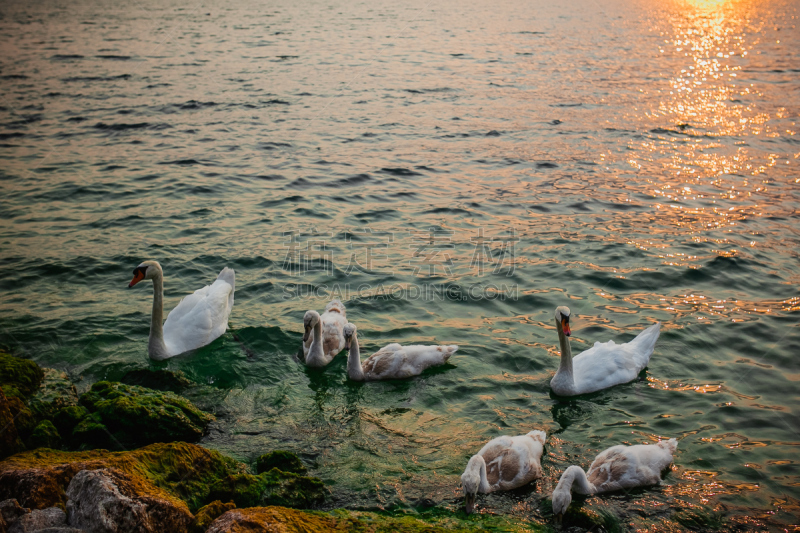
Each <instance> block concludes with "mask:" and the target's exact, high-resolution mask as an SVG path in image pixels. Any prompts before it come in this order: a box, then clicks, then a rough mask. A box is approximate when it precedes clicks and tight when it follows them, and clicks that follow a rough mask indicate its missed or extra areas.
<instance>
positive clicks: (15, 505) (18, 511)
mask: <svg viewBox="0 0 800 533" xmlns="http://www.w3.org/2000/svg"><path fill="white" fill-rule="evenodd" d="M30 512H31V510H30V509H26V508H24V507H22V506H21V505H20V504H19V502H18V501H17V500H15V499H13V498H11V499H9V500H3V501H2V502H0V518H2V519H3V521H5V523H6V524H9V525H10V524H11V523H13V522H16V521H17V519H18V518H19V517H20V516H22V515H24V514H25V513H30Z"/></svg>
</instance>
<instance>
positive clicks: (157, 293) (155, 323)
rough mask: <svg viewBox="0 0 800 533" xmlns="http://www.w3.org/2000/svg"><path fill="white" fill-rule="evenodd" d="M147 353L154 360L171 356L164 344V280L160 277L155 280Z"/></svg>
mask: <svg viewBox="0 0 800 533" xmlns="http://www.w3.org/2000/svg"><path fill="white" fill-rule="evenodd" d="M147 352H148V353H149V354H150V357H152V358H154V359H158V358H160V357H165V356H167V355H169V354H168V353H167V347H166V345H165V344H164V278H163V276H160V275H159V276H156V277H155V278H153V311H152V313H150V340H149V342H148V346H147Z"/></svg>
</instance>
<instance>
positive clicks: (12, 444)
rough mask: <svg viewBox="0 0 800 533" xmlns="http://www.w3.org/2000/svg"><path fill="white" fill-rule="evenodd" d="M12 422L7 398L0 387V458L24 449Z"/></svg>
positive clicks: (12, 416)
mask: <svg viewBox="0 0 800 533" xmlns="http://www.w3.org/2000/svg"><path fill="white" fill-rule="evenodd" d="M14 422H15V421H14V415H13V414H12V412H11V408H10V404H9V401H8V398H6V395H5V394H3V390H2V389H0V459H3V458H5V457H8V456H9V455H13V454H15V453H17V452H20V451H22V450H24V449H25V445H24V444H22V439H20V438H19V433H18V432H17V426H16V425H15V423H14Z"/></svg>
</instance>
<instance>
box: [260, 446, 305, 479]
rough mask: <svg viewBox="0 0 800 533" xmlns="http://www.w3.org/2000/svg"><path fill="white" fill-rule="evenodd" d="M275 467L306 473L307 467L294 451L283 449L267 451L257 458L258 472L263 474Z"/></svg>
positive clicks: (286, 470)
mask: <svg viewBox="0 0 800 533" xmlns="http://www.w3.org/2000/svg"><path fill="white" fill-rule="evenodd" d="M273 468H277V469H279V470H282V471H284V472H292V473H295V474H305V473H306V467H305V465H303V462H302V461H301V460H300V458H299V457H297V456H296V455H295V454H293V453H292V452H286V451H283V450H275V451H272V452H269V453H265V454H264V455H262V456H261V457H259V458H258V459H256V473H258V474H262V473H264V472H269V471H270V470H272V469H273Z"/></svg>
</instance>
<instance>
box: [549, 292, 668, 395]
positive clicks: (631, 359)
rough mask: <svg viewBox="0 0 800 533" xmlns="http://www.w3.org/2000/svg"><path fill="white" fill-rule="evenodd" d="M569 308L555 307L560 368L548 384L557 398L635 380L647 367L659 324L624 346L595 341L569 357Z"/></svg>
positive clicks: (570, 351)
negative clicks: (559, 344)
mask: <svg viewBox="0 0 800 533" xmlns="http://www.w3.org/2000/svg"><path fill="white" fill-rule="evenodd" d="M569 314H570V311H569V307H566V306H563V305H562V306H560V307H557V308H556V329H557V330H558V340H559V342H560V343H561V365H560V366H559V367H558V372H556V375H555V376H553V379H552V380H551V381H550V388H551V389H553V392H555V393H556V394H558V395H560V396H575V395H577V394H587V393H589V392H594V391H598V390H602V389H607V388H608V387H613V386H614V385H619V384H621V383H627V382H629V381H633V380H634V379H636V376H638V375H639V372H641V371H642V369H643V368H644V367H646V366H647V363H648V361H650V355H651V354H652V353H653V348H654V347H655V345H656V341H657V340H658V334H659V329H660V327H661V325H660V324H659V323H658V322H656V323H655V324H653V325H652V326H650V327H649V328H647V329H646V330H644V331H642V332H641V333H639V335H637V336H636V338H635V339H633V340H632V341H630V342H627V343H625V344H615V343H614V341H608V342H595V343H594V346H592V347H591V348H589V349H588V350H586V351H585V352H583V353H581V354H580V355H578V356H576V357H575V358H574V359H573V357H572V350H571V349H570V346H569V340H568V339H567V337H568V336H569V335H570V330H569Z"/></svg>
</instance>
